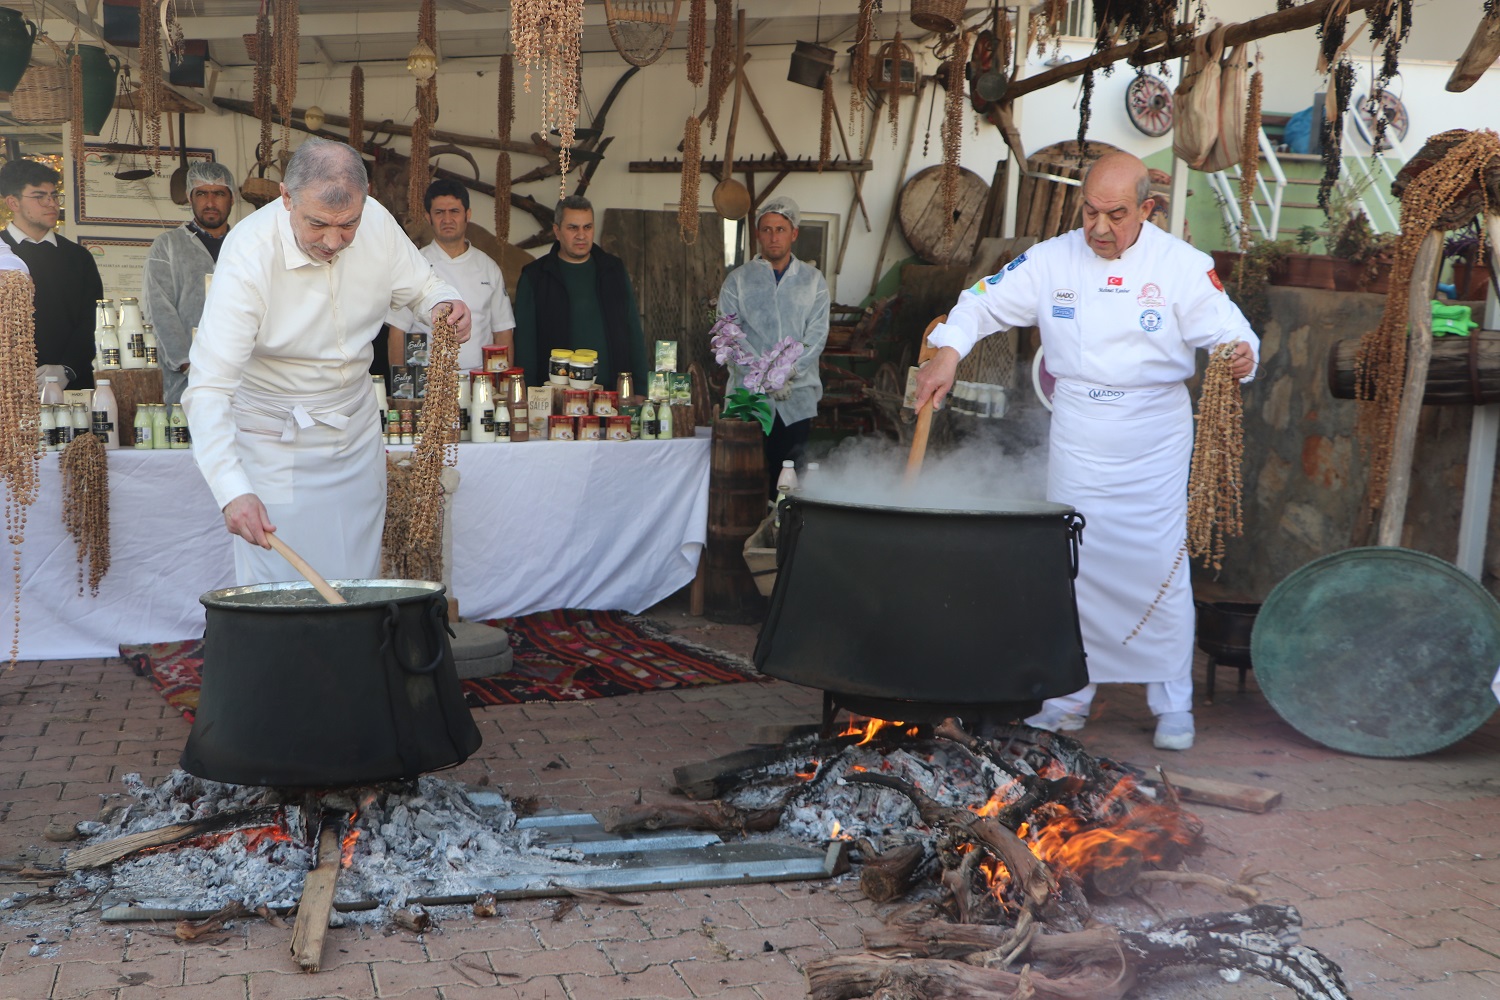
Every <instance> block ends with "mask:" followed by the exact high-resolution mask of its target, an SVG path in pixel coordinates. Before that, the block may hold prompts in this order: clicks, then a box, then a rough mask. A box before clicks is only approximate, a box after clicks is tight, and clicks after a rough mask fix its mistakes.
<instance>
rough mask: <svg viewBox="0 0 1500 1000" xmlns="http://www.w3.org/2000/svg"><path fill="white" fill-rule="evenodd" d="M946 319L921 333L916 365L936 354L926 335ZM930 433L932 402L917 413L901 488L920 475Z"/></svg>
mask: <svg viewBox="0 0 1500 1000" xmlns="http://www.w3.org/2000/svg"><path fill="white" fill-rule="evenodd" d="M947 318H948V314H947V313H944V314H943V315H941V316H939V317H938V318H937V319H935V320H933V321H932V322H931V323H928V324H927V329H925V330H923V331H922V344H921V347H920V349H919V350H918V351H917V364H918V365H921V364H922V362H924V361H927V360H929V359H930V358H931V357H932V356H933V355H934V354H936V353H937V348H936V347H933V346H932V344H931V343H930V342H929V341H928V340H927V335H928V334H929V333H931V332H932V331H933V330H935V329H937V325H938V324H939V323H941V322H943V320H945V319H947ZM931 432H932V400H930V399H929V400H928V401H927V402H925V403H923V404H922V408H921V409H920V410H918V411H917V428H916V430H915V431H914V432H913V433H912V436H911V451H910V452H909V453H908V454H907V456H906V474H905V475H904V476H903V477H902V479H901V485H902V486H911V485H912V484H914V483H915V482H916V481H917V476H919V475H921V473H922V460H923V459H924V458H925V457H926V456H927V436H928V435H929V434H930V433H931Z"/></svg>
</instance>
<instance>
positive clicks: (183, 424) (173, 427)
mask: <svg viewBox="0 0 1500 1000" xmlns="http://www.w3.org/2000/svg"><path fill="white" fill-rule="evenodd" d="M167 441H168V445H167V446H168V447H169V448H187V447H191V445H192V442H191V440H190V439H189V438H188V423H187V414H186V413H184V412H183V409H182V404H181V403H178V404H177V405H175V406H173V407H172V412H171V413H169V414H168V415H167Z"/></svg>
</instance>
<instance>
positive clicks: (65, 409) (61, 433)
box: [52, 404, 73, 451]
mask: <svg viewBox="0 0 1500 1000" xmlns="http://www.w3.org/2000/svg"><path fill="white" fill-rule="evenodd" d="M52 422H53V423H54V424H55V425H56V428H57V429H56V432H55V433H56V435H57V450H58V451H62V450H63V449H64V448H66V447H67V446H68V445H70V444H72V443H73V408H72V407H71V406H67V405H62V404H59V405H57V406H54V407H53V408H52Z"/></svg>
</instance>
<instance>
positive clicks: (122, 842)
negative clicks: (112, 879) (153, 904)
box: [63, 808, 279, 872]
mask: <svg viewBox="0 0 1500 1000" xmlns="http://www.w3.org/2000/svg"><path fill="white" fill-rule="evenodd" d="M278 812H279V811H278V810H277V809H275V808H270V809H235V810H231V811H229V812H223V813H219V814H218V815H216V816H207V817H205V818H203V819H195V820H191V821H189V822H187V823H173V824H171V825H169V826H163V827H159V828H157V829H155V830H143V831H142V832H140V833H132V834H128V835H126V836H124V837H116V838H115V839H114V840H106V841H105V842H103V843H102V844H90V845H89V846H88V847H81V848H79V849H78V850H76V851H71V852H69V853H68V856H67V859H66V860H64V861H63V868H65V869H66V870H67V871H70V872H76V871H82V870H83V869H85V868H102V867H103V866H105V865H109V864H113V863H114V862H116V861H119V860H120V859H121V858H125V857H129V856H130V855H132V854H135V853H137V852H139V851H145V850H149V849H150V848H153V847H165V846H167V845H168V844H176V843H179V842H181V841H184V840H188V839H190V838H192V837H201V836H203V835H204V834H206V833H216V832H218V831H220V830H232V829H239V828H241V827H251V826H266V825H269V824H271V823H274V822H275V821H276V819H277V816H278Z"/></svg>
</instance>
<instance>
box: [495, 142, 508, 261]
mask: <svg viewBox="0 0 1500 1000" xmlns="http://www.w3.org/2000/svg"><path fill="white" fill-rule="evenodd" d="M495 238H496V239H498V240H499V241H500V242H501V243H509V242H510V154H509V153H501V154H500V155H499V156H497V157H495Z"/></svg>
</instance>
